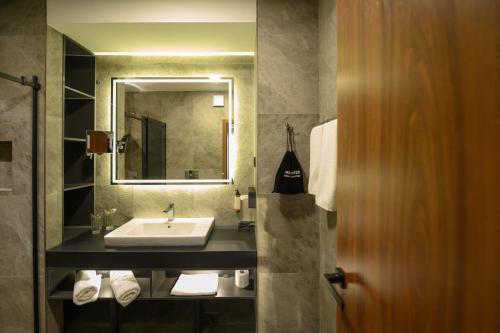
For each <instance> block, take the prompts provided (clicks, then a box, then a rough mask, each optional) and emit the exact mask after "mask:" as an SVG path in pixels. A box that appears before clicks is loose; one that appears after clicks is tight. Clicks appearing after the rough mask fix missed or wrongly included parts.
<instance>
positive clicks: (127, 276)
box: [109, 271, 141, 307]
mask: <svg viewBox="0 0 500 333" xmlns="http://www.w3.org/2000/svg"><path fill="white" fill-rule="evenodd" d="M109 282H110V284H111V289H113V293H114V294H115V298H116V301H117V302H118V303H120V304H121V306H123V307H125V306H127V305H129V304H130V303H132V301H133V300H135V299H136V298H137V296H139V294H140V293H141V287H140V286H139V283H138V282H137V280H136V278H135V276H134V273H133V272H132V271H111V272H109Z"/></svg>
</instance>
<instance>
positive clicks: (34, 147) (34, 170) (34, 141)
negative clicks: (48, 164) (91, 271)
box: [0, 72, 41, 333]
mask: <svg viewBox="0 0 500 333" xmlns="http://www.w3.org/2000/svg"><path fill="white" fill-rule="evenodd" d="M0 78H1V79H5V80H8V81H11V82H15V83H19V84H21V85H23V86H29V87H31V89H32V91H33V99H32V125H31V127H32V128H31V133H32V136H31V177H32V178H31V202H32V217H31V218H32V223H31V225H32V233H33V236H32V237H33V249H32V257H33V258H32V259H33V325H34V327H33V329H34V332H35V333H38V332H40V320H39V312H38V311H39V290H38V91H39V90H40V89H41V85H40V83H39V82H38V77H37V76H33V77H32V79H31V81H29V80H27V79H26V77H24V76H21V77H16V76H12V75H9V74H6V73H2V72H0Z"/></svg>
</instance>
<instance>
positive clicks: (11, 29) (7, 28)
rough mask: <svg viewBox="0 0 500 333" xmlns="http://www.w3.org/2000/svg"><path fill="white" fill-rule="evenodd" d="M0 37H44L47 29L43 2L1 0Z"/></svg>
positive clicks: (35, 0) (33, 0)
mask: <svg viewBox="0 0 500 333" xmlns="http://www.w3.org/2000/svg"><path fill="white" fill-rule="evenodd" d="M1 4H2V11H1V12H0V35H21V34H28V35H44V34H45V30H46V27H47V21H46V14H45V12H46V8H45V2H44V1H38V0H3V1H2V2H1Z"/></svg>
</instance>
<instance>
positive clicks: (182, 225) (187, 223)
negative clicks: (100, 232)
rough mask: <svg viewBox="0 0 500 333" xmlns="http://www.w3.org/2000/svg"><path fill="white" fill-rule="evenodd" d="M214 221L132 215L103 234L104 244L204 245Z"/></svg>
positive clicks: (201, 218)
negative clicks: (138, 217) (139, 217)
mask: <svg viewBox="0 0 500 333" xmlns="http://www.w3.org/2000/svg"><path fill="white" fill-rule="evenodd" d="M213 225H214V218H213V217H200V218H176V219H175V220H173V221H168V219H166V218H157V219H132V220H130V221H129V222H127V223H125V224H124V225H122V226H121V227H119V228H117V229H115V230H113V231H112V232H110V233H109V234H107V235H106V236H104V243H105V244H106V246H196V245H198V246H199V245H205V243H206V242H207V240H208V237H209V236H210V231H211V230H212V228H213Z"/></svg>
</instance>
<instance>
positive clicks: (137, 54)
mask: <svg viewBox="0 0 500 333" xmlns="http://www.w3.org/2000/svg"><path fill="white" fill-rule="evenodd" d="M94 54H95V55H96V56H134V57H216V56H231V57H238V56H254V55H255V52H175V51H160V52H94Z"/></svg>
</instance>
